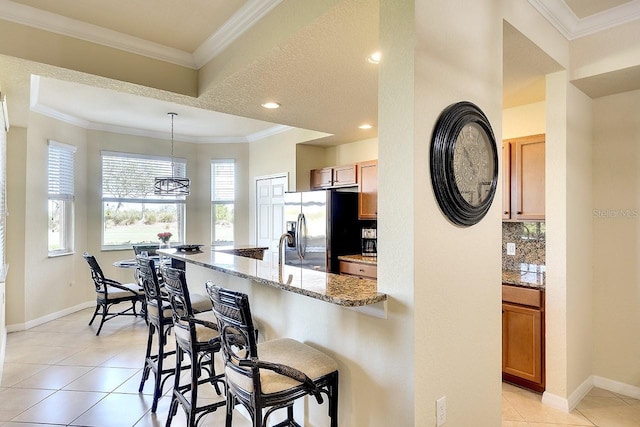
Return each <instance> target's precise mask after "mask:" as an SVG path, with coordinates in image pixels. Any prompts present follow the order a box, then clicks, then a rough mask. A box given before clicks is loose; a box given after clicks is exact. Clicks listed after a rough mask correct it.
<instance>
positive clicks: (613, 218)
mask: <svg viewBox="0 0 640 427" xmlns="http://www.w3.org/2000/svg"><path fill="white" fill-rule="evenodd" d="M593 106H594V111H593V119H594V146H593V209H594V211H593V216H592V221H593V260H594V264H593V288H594V293H593V300H594V302H595V303H596V304H595V306H594V307H595V310H594V311H595V318H594V321H593V327H594V333H595V342H594V352H593V354H594V357H593V359H594V366H593V373H594V374H595V375H597V376H600V377H604V378H608V379H610V380H613V381H618V382H621V383H624V384H629V385H631V386H634V387H640V365H639V364H638V360H640V340H638V336H640V310H638V307H639V306H640V292H639V289H640V270H639V265H640V263H638V259H639V258H640V225H639V221H640V216H639V215H638V212H640V173H639V171H640V147H639V145H638V141H640V115H638V111H640V91H633V92H627V93H622V94H618V95H611V96H607V97H603V98H600V99H597V100H594V102H593ZM636 394H637V389H636Z"/></svg>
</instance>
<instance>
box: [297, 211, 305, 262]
mask: <svg viewBox="0 0 640 427" xmlns="http://www.w3.org/2000/svg"><path fill="white" fill-rule="evenodd" d="M297 238H298V242H297V244H296V249H297V251H298V256H299V257H300V259H304V255H305V253H306V251H307V248H306V238H307V221H306V218H305V217H304V214H302V213H301V214H299V215H298V233H297Z"/></svg>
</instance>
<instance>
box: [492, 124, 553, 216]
mask: <svg viewBox="0 0 640 427" xmlns="http://www.w3.org/2000/svg"><path fill="white" fill-rule="evenodd" d="M507 143H508V144H509V151H510V154H509V158H510V159H511V162H510V164H509V171H508V173H507V171H506V166H505V164H506V163H507V162H506V157H503V168H505V169H503V173H504V176H503V179H505V180H506V179H507V177H509V178H510V186H509V187H510V191H506V188H507V186H506V182H505V181H503V216H502V217H503V219H512V220H520V221H530V220H544V219H545V192H544V186H545V135H544V134H541V135H532V136H527V137H523V138H515V139H509V140H505V141H504V143H503V149H502V152H503V156H506V154H505V151H506V148H505V144H507ZM506 197H508V198H509V202H508V205H507V202H506V200H505V198H506ZM507 206H508V207H509V209H507ZM505 212H509V214H508V215H507V214H506V213H505Z"/></svg>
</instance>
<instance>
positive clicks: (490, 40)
mask: <svg viewBox="0 0 640 427" xmlns="http://www.w3.org/2000/svg"><path fill="white" fill-rule="evenodd" d="M500 5H501V2H500V1H485V2H479V3H476V2H467V1H464V0H458V1H450V2H447V3H446V6H444V7H443V3H441V2H419V3H417V4H416V17H415V25H416V26H417V28H416V32H417V40H416V42H417V43H416V50H415V54H416V59H415V61H416V62H415V90H414V91H413V96H414V108H413V114H414V115H413V122H414V126H413V129H414V135H413V136H412V138H411V144H410V146H411V148H412V150H411V151H412V152H405V151H406V150H404V149H402V148H400V147H402V146H403V145H405V144H406V143H407V141H403V140H402V139H400V140H398V139H391V138H385V137H383V135H380V143H379V149H380V160H379V161H380V163H384V161H385V155H388V154H390V152H392V151H393V152H397V151H399V152H400V154H392V156H393V157H395V158H398V156H400V155H401V156H402V158H401V160H402V162H401V163H400V162H397V163H400V164H401V165H402V167H404V168H411V165H413V176H412V178H411V181H410V182H413V189H412V192H411V193H407V192H406V191H407V190H405V188H404V187H405V185H403V183H402V181H400V182H399V181H398V179H397V178H396V179H395V180H394V181H395V182H396V184H397V185H396V186H395V187H394V188H393V190H392V189H391V188H389V187H388V186H387V185H385V187H384V188H382V189H381V194H382V190H385V189H386V190H387V191H391V190H392V191H396V192H398V193H400V194H399V195H398V196H397V197H405V198H407V199H411V200H413V202H414V203H415V206H414V207H413V210H412V212H413V216H412V224H410V225H408V227H409V228H408V229H407V225H405V224H403V226H402V234H403V235H406V234H408V233H412V234H413V235H414V241H413V251H412V252H413V253H412V258H413V268H414V274H415V277H414V284H413V288H414V295H415V299H414V301H415V304H414V310H415V312H414V318H415V324H414V328H415V335H414V343H415V361H414V366H415V379H416V381H415V403H416V404H415V412H416V425H435V411H434V407H435V402H436V399H438V398H439V397H441V396H446V397H447V425H452V426H471V425H473V426H478V427H481V426H487V427H488V426H498V425H500V406H501V397H500V396H501V394H500V390H501V389H500V369H501V314H500V313H501V306H500V304H501V287H500V284H501V274H500V271H501V256H500V254H501V247H500V244H501V223H502V222H501V203H500V202H499V201H500V200H501V197H502V195H501V193H500V190H499V189H498V192H497V194H496V201H497V202H494V203H493V205H492V207H491V209H490V210H489V212H488V214H487V216H486V217H485V218H484V219H483V220H482V221H480V222H479V223H478V224H476V225H474V226H472V227H468V228H463V227H457V226H454V225H452V224H451V223H450V222H448V221H447V220H446V219H445V217H444V216H443V215H442V213H441V212H440V209H439V208H438V206H437V204H436V200H435V198H434V196H433V191H432V189H431V182H430V175H429V168H428V166H427V165H428V159H429V141H430V138H431V132H432V129H433V126H434V123H435V121H436V120H437V118H438V115H439V114H440V112H441V111H442V109H444V108H445V107H446V106H448V105H450V104H452V103H454V102H457V101H462V100H468V101H471V102H474V103H475V104H477V105H478V106H479V107H480V108H481V109H482V110H483V111H484V113H485V114H486V115H487V117H488V118H489V121H490V122H491V123H492V125H493V130H494V133H495V135H496V139H497V140H498V141H500V140H501V138H502V135H501V129H502V123H501V121H502V107H501V105H502V99H501V88H502V72H501V70H502V67H501V66H500V65H498V64H501V63H502V15H501V13H499V10H500ZM461 10H465V13H464V14H461V13H460V11H461ZM452 22H455V23H456V25H451V23H452ZM460 28H464V29H465V30H464V31H459V29H460ZM383 57H384V55H383ZM393 59H395V56H394V58H393ZM405 73H406V71H405ZM470 81H473V83H472V84H471V83H470ZM381 83H384V82H383V81H381ZM381 97H382V94H381ZM383 99H384V98H383ZM387 99H391V97H388V98H387ZM400 126H402V123H398V124H397V125H396V128H398V127H400ZM385 136H388V135H385ZM399 160H400V159H399ZM400 164H397V166H400ZM380 169H381V170H382V171H383V172H382V173H383V177H381V179H384V178H389V175H390V174H391V173H393V174H396V173H399V174H400V177H398V178H401V177H402V175H404V172H400V171H399V170H398V169H394V170H393V172H391V171H389V170H386V169H385V168H384V167H381V168H380ZM385 172H386V173H385ZM387 207H389V206H387ZM383 208H384V204H383ZM404 212H406V211H405V210H404V209H401V210H399V211H396V210H393V211H392V213H391V218H390V219H389V220H390V221H395V222H398V223H401V222H402V221H403V217H404ZM389 213H390V212H386V211H385V212H381V218H384V219H385V220H386V219H387V218H388V217H387V214H389ZM405 221H406V220H405ZM381 222H382V220H379V221H378V223H379V224H380V223H381ZM396 232H399V230H397V231H396ZM380 234H381V235H382V231H381V232H380ZM380 246H382V247H384V243H383V242H382V243H381V244H380ZM391 257H392V258H393V260H392V262H393V263H395V264H398V265H400V266H401V265H402V261H401V259H400V258H399V257H398V256H397V255H391ZM394 260H395V261H394Z"/></svg>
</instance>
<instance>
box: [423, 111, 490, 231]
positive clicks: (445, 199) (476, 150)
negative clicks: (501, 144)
mask: <svg viewBox="0 0 640 427" xmlns="http://www.w3.org/2000/svg"><path fill="white" fill-rule="evenodd" d="M430 158H431V159H430V160H431V184H432V185H433V191H434V193H435V195H436V200H437V201H438V205H439V206H440V209H441V210H442V212H443V213H444V215H445V216H446V217H447V218H448V219H449V220H450V221H451V222H453V223H454V224H457V225H461V226H465V227H468V226H471V225H474V224H476V223H478V222H479V221H480V220H481V219H482V218H483V217H484V216H485V215H486V213H487V211H488V210H489V208H490V207H491V203H492V202H493V198H494V196H495V193H496V188H497V183H498V148H497V146H496V140H495V137H494V136H493V130H492V129H491V124H490V123H489V120H488V119H487V117H486V116H485V115H484V113H483V112H482V110H480V108H478V107H477V106H476V105H475V104H473V103H471V102H467V101H462V102H457V103H455V104H452V105H450V106H448V107H447V108H445V109H444V110H443V111H442V113H441V114H440V117H439V118H438V121H437V122H436V125H435V129H434V131H433V135H432V137H431V150H430Z"/></svg>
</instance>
